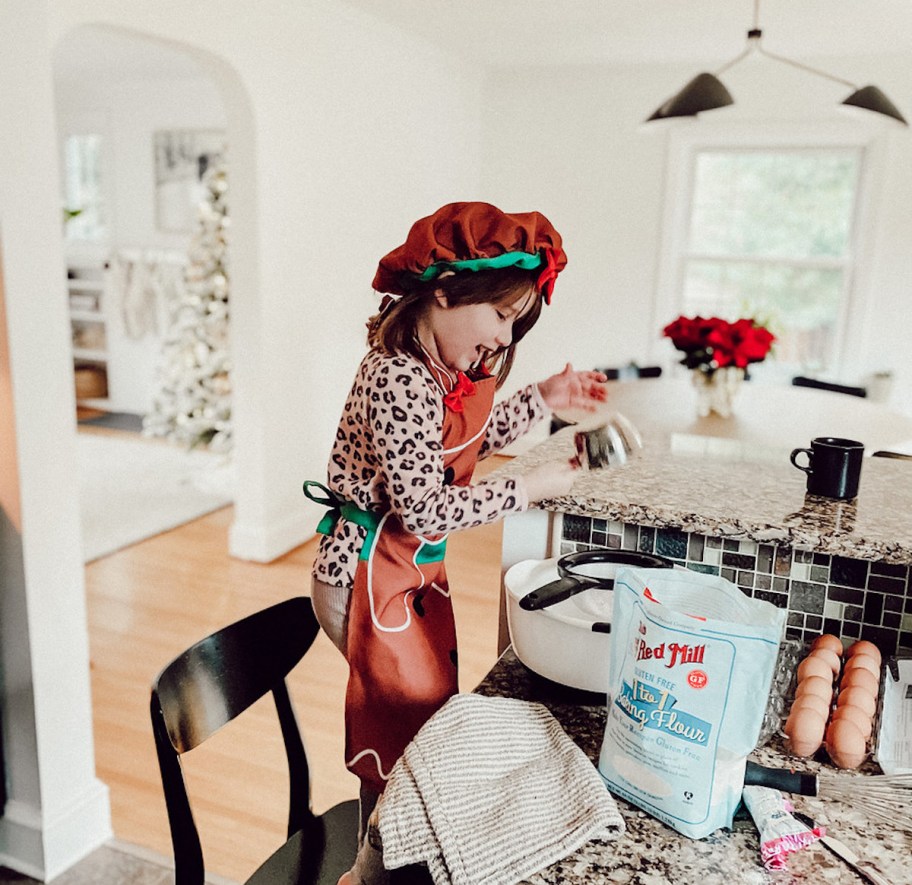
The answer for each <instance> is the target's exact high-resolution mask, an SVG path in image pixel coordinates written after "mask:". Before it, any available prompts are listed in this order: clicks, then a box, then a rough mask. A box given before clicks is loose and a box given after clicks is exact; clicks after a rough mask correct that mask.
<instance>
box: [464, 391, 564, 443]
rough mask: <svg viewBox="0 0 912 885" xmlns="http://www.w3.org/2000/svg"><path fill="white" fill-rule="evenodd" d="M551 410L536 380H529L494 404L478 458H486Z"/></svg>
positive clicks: (529, 428) (528, 428) (516, 437)
mask: <svg viewBox="0 0 912 885" xmlns="http://www.w3.org/2000/svg"><path fill="white" fill-rule="evenodd" d="M549 413H550V409H549V408H548V407H547V406H546V405H545V401H544V400H543V399H542V395H541V393H539V390H538V385H537V384H529V385H528V386H527V387H523V388H522V390H518V391H517V392H516V393H514V394H513V396H511V397H509V398H508V399H505V400H501V401H500V402H499V403H497V404H496V405H495V406H494V411H493V413H492V414H491V424H490V425H489V427H488V433H487V436H486V437H485V441H484V444H483V445H482V447H481V451H480V452H479V454H478V459H479V460H481V459H482V458H487V457H488V456H489V455H493V454H494V453H495V452H498V451H499V450H500V449H503V448H505V447H506V446H508V445H509V444H510V443H511V442H513V441H514V440H517V439H519V437H521V436H522V435H523V434H524V433H527V432H528V431H530V430H531V429H532V428H533V427H534V426H535V425H536V424H538V422H539V421H541V419H542V418H544V417H545V416H546V415H548V414H549Z"/></svg>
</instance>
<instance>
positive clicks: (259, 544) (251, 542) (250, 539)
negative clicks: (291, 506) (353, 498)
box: [228, 513, 314, 562]
mask: <svg viewBox="0 0 912 885" xmlns="http://www.w3.org/2000/svg"><path fill="white" fill-rule="evenodd" d="M313 535H314V532H313V528H312V527H310V528H308V526H307V519H306V516H304V517H302V515H301V514H300V513H299V514H295V515H294V516H290V517H288V518H287V519H285V520H282V521H281V522H276V523H273V524H272V525H269V526H263V525H253V524H247V525H244V524H241V523H239V522H238V521H237V520H235V521H234V522H233V523H232V525H231V528H230V529H229V531H228V552H229V553H230V554H231V555H232V556H234V557H236V558H237V559H249V560H251V561H253V562H272V561H273V560H274V559H278V558H279V557H280V556H282V555H284V554H285V553H288V551H289V550H294V548H295V547H300V546H301V544H304V543H305V542H306V541H309V540H310V539H311V538H312V537H313Z"/></svg>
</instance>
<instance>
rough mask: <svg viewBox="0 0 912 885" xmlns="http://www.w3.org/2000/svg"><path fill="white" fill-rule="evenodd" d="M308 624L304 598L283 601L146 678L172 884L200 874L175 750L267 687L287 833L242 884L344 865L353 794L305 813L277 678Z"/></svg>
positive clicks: (273, 883) (304, 883) (295, 656)
mask: <svg viewBox="0 0 912 885" xmlns="http://www.w3.org/2000/svg"><path fill="white" fill-rule="evenodd" d="M318 630H319V626H318V624H317V619H316V617H315V616H314V613H313V606H312V605H311V601H310V600H309V599H307V598H306V597H297V598H294V599H289V600H286V601H285V602H280V603H279V604H278V605H274V606H272V607H270V608H267V609H264V610H263V611H260V612H257V613H255V614H252V615H250V616H249V617H246V618H244V619H243V620H240V621H237V622H236V623H234V624H231V625H230V626H228V627H225V628H224V629H222V630H219V631H218V632H216V633H213V634H212V635H211V636H209V637H207V638H206V639H203V640H201V641H200V642H197V643H196V644H195V645H193V646H191V647H190V648H189V649H187V650H186V651H185V652H184V653H183V654H181V655H179V656H178V657H177V658H175V659H174V660H173V661H172V662H171V663H170V664H168V666H167V667H165V668H164V670H162V671H161V673H160V674H159V675H158V678H157V679H156V680H155V682H154V683H153V686H152V702H151V714H152V731H153V734H154V736H155V748H156V751H157V753H158V764H159V768H160V770H161V779H162V786H163V788H164V793H165V803H166V805H167V808H168V822H169V825H170V828H171V842H172V845H173V848H174V869H175V885H203V883H204V881H205V865H204V862H203V850H202V845H201V844H200V838H199V833H198V832H197V828H196V824H195V822H194V819H193V814H192V812H191V809H190V799H189V796H188V793H187V788H186V785H185V783H184V777H183V772H182V768H181V760H180V757H181V756H182V755H183V754H184V753H186V752H188V751H189V750H192V749H194V748H195V747H198V746H199V745H200V744H202V743H203V742H204V741H206V740H207V739H208V738H209V737H211V736H212V735H213V734H214V733H215V732H216V731H218V730H219V729H221V728H222V727H223V726H225V725H227V724H228V723H229V722H231V720H233V719H235V718H236V717H237V716H239V715H240V714H241V713H243V712H244V711H245V710H247V709H248V708H249V707H250V706H251V705H252V704H254V703H255V702H256V701H257V700H259V699H260V698H261V697H263V696H264V695H265V694H267V693H268V692H270V691H271V692H272V695H273V698H274V700H275V706H276V712H277V713H278V720H279V726H280V729H281V733H282V737H283V739H284V743H285V754H286V756H287V758H288V774H289V780H290V796H289V813H288V839H287V841H286V842H285V843H284V844H283V845H282V846H281V847H280V848H279V849H278V850H277V851H276V852H274V853H273V854H272V855H271V856H270V857H269V858H268V859H267V860H266V861H265V862H264V863H263V864H262V865H261V866H260V867H259V869H258V870H257V871H256V872H255V873H254V874H253V876H251V877H250V878H249V879H248V880H247V885H266V883H269V885H292V883H294V885H324V883H326V885H336V882H337V881H338V879H339V876H341V875H342V873H344V872H345V871H346V870H348V869H349V868H350V867H351V865H352V862H353V861H354V858H355V853H356V851H357V841H358V802H357V800H355V799H352V800H349V801H347V802H342V803H340V804H339V805H336V806H334V807H333V808H330V809H329V810H328V811H326V812H325V813H323V814H321V815H316V814H314V813H313V811H312V809H311V805H310V768H309V765H308V761H307V754H306V752H305V750H304V743H303V741H302V739H301V733H300V731H299V730H298V725H297V721H296V719H295V713H294V709H293V707H292V704H291V699H290V698H289V695H288V687H287V685H286V683H285V677H286V676H287V675H288V673H289V672H290V671H291V670H292V669H293V668H294V667H295V665H296V664H297V663H298V662H299V661H300V660H301V658H302V657H303V656H304V654H305V653H306V652H307V650H308V649H309V648H310V647H311V645H312V644H313V641H314V639H315V638H316V635H317V632H318ZM230 775H231V772H230V771H229V772H226V777H230Z"/></svg>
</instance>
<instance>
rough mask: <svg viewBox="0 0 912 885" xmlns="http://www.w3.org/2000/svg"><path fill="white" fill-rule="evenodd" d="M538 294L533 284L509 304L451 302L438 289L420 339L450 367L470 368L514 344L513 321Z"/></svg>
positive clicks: (457, 368) (523, 312) (461, 369)
mask: <svg viewBox="0 0 912 885" xmlns="http://www.w3.org/2000/svg"><path fill="white" fill-rule="evenodd" d="M537 297H538V293H537V292H535V290H534V289H532V288H530V289H529V290H528V291H527V292H525V293H524V294H522V295H519V296H518V297H517V298H516V299H515V300H513V301H512V302H509V303H506V304H505V303H499V304H498V303H494V304H492V303H490V302H486V303H482V304H459V305H452V306H451V305H450V303H449V302H448V300H447V297H446V295H444V293H443V292H442V291H441V290H440V289H438V290H437V291H436V292H435V293H434V302H433V304H432V305H431V309H430V310H429V311H428V313H427V314H426V323H424V324H422V325H423V326H424V329H423V330H422V329H419V339H420V340H421V343H422V344H424V346H425V347H426V348H427V349H428V350H429V351H430V352H431V353H432V354H435V355H436V356H437V357H438V358H439V359H440V360H441V361H442V362H443V364H444V365H445V366H447V368H449V369H453V370H454V371H461V372H466V371H468V370H469V368H471V367H472V366H473V365H475V364H476V363H477V362H478V361H479V360H480V359H483V358H484V357H486V356H488V355H489V354H491V353H494V352H495V351H499V350H503V349H504V348H505V347H507V346H508V345H509V344H510V342H511V341H512V340H513V324H514V323H515V322H516V321H517V320H518V319H519V318H520V317H522V316H524V315H525V314H526V313H527V312H528V311H529V309H530V308H531V307H532V305H533V304H534V302H535V298H537ZM426 337H429V338H430V340H425V338H426Z"/></svg>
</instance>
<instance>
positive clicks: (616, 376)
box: [595, 363, 662, 381]
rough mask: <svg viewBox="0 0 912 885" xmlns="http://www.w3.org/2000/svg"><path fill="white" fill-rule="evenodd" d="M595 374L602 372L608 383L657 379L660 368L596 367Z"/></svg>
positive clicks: (634, 366) (633, 366) (634, 365)
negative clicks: (636, 379) (637, 379)
mask: <svg viewBox="0 0 912 885" xmlns="http://www.w3.org/2000/svg"><path fill="white" fill-rule="evenodd" d="M595 371H596V372H602V373H603V374H604V375H605V376H606V377H607V378H608V380H609V381H631V380H633V379H635V378H658V377H659V376H660V375H661V374H662V367H661V366H638V365H637V364H636V363H628V364H627V365H626V366H619V367H616V368H602V367H601V366H599V367H597V368H596V370H595Z"/></svg>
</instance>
